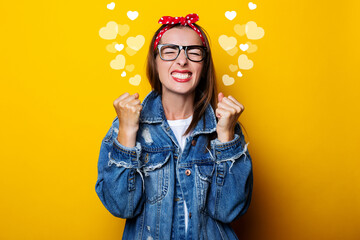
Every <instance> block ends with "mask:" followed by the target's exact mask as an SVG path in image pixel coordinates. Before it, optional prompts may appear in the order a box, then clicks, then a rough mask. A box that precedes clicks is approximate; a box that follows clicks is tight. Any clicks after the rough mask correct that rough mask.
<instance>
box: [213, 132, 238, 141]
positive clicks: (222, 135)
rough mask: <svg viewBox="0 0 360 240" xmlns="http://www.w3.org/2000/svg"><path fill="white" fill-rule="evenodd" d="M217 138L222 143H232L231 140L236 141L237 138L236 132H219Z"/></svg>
mask: <svg viewBox="0 0 360 240" xmlns="http://www.w3.org/2000/svg"><path fill="white" fill-rule="evenodd" d="M217 135H218V136H217V138H218V140H219V141H220V142H222V143H224V142H230V141H231V140H233V139H234V137H235V132H234V131H221V130H220V131H218V132H217Z"/></svg>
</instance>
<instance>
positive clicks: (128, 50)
mask: <svg viewBox="0 0 360 240" xmlns="http://www.w3.org/2000/svg"><path fill="white" fill-rule="evenodd" d="M125 51H126V53H127V54H128V55H129V56H134V55H135V54H136V53H137V51H135V50H134V49H131V48H129V47H126V49H125Z"/></svg>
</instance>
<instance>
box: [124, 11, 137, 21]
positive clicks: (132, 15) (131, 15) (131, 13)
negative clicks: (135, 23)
mask: <svg viewBox="0 0 360 240" xmlns="http://www.w3.org/2000/svg"><path fill="white" fill-rule="evenodd" d="M126 15H127V16H128V18H129V19H130V20H135V19H137V18H138V16H139V13H138V11H128V12H127V13H126Z"/></svg>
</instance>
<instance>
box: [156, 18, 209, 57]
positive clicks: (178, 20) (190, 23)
mask: <svg viewBox="0 0 360 240" xmlns="http://www.w3.org/2000/svg"><path fill="white" fill-rule="evenodd" d="M197 21H199V16H198V15H197V14H196V13H192V14H188V15H186V16H185V17H170V16H164V17H162V18H160V19H159V23H161V24H166V25H167V26H166V27H165V28H163V29H162V30H161V31H160V32H159V34H158V35H157V36H156V40H155V43H154V50H155V49H156V47H157V45H158V44H159V42H160V39H161V37H162V36H163V35H164V33H165V32H166V31H167V30H169V29H170V28H172V27H174V26H175V24H178V23H180V24H181V25H183V26H186V25H187V26H189V27H191V28H192V29H194V31H195V32H196V33H197V34H198V35H199V36H200V38H201V41H202V43H203V45H204V46H205V47H206V43H205V39H204V36H203V35H202V34H201V32H200V30H199V29H198V28H197V27H195V26H194V24H193V23H195V22H197Z"/></svg>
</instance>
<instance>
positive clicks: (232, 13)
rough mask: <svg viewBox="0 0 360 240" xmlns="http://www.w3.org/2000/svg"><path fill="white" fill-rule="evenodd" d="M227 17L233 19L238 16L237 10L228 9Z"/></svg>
mask: <svg viewBox="0 0 360 240" xmlns="http://www.w3.org/2000/svg"><path fill="white" fill-rule="evenodd" d="M225 17H226V18H227V19H229V20H230V21H232V20H233V19H234V18H235V17H236V11H226V12H225Z"/></svg>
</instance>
